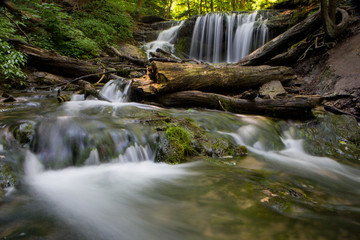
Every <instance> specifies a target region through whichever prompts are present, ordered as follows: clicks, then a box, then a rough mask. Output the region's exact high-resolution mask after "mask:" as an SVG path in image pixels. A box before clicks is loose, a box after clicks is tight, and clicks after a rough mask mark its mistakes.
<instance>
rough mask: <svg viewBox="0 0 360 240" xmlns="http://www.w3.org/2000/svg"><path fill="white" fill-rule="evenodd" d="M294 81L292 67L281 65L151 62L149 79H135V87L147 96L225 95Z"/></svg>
mask: <svg viewBox="0 0 360 240" xmlns="http://www.w3.org/2000/svg"><path fill="white" fill-rule="evenodd" d="M294 78H296V76H295V74H294V72H293V70H292V68H289V67H282V66H281V67H271V66H256V67H243V66H236V65H225V66H216V67H215V66H212V65H206V64H191V63H165V62H152V64H151V65H150V67H148V79H147V80H136V81H135V84H134V86H133V87H134V88H135V89H134V90H135V91H137V92H139V93H141V94H144V95H145V96H151V95H159V94H160V95H162V94H166V93H172V92H178V91H185V90H202V91H212V92H222V93H223V92H234V91H238V90H240V89H244V88H251V87H258V86H261V85H263V84H264V83H267V82H270V81H272V80H279V81H281V82H287V81H290V80H292V79H294ZM149 79H150V80H149Z"/></svg>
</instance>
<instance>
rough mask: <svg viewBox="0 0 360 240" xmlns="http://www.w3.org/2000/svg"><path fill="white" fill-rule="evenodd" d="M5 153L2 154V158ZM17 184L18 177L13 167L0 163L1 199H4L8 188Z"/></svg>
mask: <svg viewBox="0 0 360 240" xmlns="http://www.w3.org/2000/svg"><path fill="white" fill-rule="evenodd" d="M2 157H3V155H0V158H2ZM16 184H17V177H16V174H15V173H14V171H13V169H12V168H11V167H10V166H9V165H8V164H6V163H0V199H2V198H3V197H4V196H5V194H6V192H7V189H9V188H10V187H14V186H16Z"/></svg>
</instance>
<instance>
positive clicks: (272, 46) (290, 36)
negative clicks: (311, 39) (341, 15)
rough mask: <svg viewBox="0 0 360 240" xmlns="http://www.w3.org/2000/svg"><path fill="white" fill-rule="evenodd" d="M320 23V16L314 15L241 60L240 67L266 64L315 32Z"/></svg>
mask: <svg viewBox="0 0 360 240" xmlns="http://www.w3.org/2000/svg"><path fill="white" fill-rule="evenodd" d="M320 22H321V19H320V14H319V13H315V14H313V15H312V16H310V17H308V18H306V19H305V20H304V21H302V22H300V23H298V24H296V25H295V26H293V27H292V28H290V29H289V30H287V31H286V32H284V33H282V34H280V35H279V36H277V37H276V38H274V39H272V40H271V41H269V42H268V43H266V44H265V45H263V46H262V47H260V48H258V49H257V50H255V51H254V52H252V53H250V54H249V55H248V56H246V57H245V58H243V59H242V60H240V61H239V63H238V65H242V66H255V65H261V64H264V63H265V62H266V61H268V60H270V59H271V58H272V57H274V56H276V55H278V54H280V53H282V52H285V51H286V50H287V48H288V47H289V46H291V45H292V44H294V43H296V42H298V41H299V39H303V38H305V37H306V36H307V35H308V34H309V33H312V32H314V31H315V30H316V29H317V28H318V27H319V24H320Z"/></svg>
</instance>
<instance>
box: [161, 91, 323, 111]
mask: <svg viewBox="0 0 360 240" xmlns="http://www.w3.org/2000/svg"><path fill="white" fill-rule="evenodd" d="M156 101H157V102H158V103H161V104H162V105H164V106H166V107H202V108H209V109H217V110H224V111H229V112H233V113H241V114H260V115H266V116H271V117H281V118H306V117H310V116H312V114H311V109H312V108H314V107H316V106H318V105H319V104H320V103H321V97H320V96H294V97H292V98H283V99H255V100H246V99H237V98H233V97H228V96H224V95H220V94H215V93H204V92H200V91H182V92H176V93H171V94H167V95H165V96H161V97H158V98H157V99H156Z"/></svg>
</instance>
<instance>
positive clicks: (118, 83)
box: [100, 78, 130, 102]
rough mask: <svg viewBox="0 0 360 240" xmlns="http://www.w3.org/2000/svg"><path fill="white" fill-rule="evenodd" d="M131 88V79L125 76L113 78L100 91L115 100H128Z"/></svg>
mask: <svg viewBox="0 0 360 240" xmlns="http://www.w3.org/2000/svg"><path fill="white" fill-rule="evenodd" d="M129 88H130V81H128V82H126V81H125V79H124V78H119V79H116V80H111V81H109V82H107V83H106V84H105V85H104V87H103V88H102V89H101V91H100V93H101V94H103V95H104V96H106V97H107V98H108V99H110V100H111V101H113V102H126V101H127V97H128V92H129Z"/></svg>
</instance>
